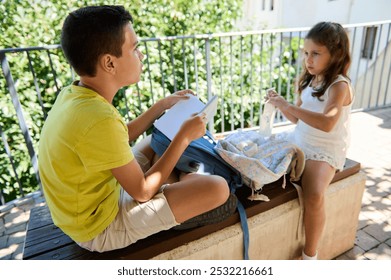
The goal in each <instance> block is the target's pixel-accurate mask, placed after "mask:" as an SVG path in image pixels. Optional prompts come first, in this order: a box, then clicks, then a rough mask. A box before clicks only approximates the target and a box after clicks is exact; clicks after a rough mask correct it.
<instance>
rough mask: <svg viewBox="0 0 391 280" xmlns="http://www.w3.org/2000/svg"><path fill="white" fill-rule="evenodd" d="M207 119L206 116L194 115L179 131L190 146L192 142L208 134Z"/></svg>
mask: <svg viewBox="0 0 391 280" xmlns="http://www.w3.org/2000/svg"><path fill="white" fill-rule="evenodd" d="M205 123H206V117H205V114H204V113H202V114H194V115H193V116H191V117H190V118H189V119H187V120H186V121H185V122H184V123H183V124H182V126H181V128H180V129H179V132H178V134H180V135H181V137H183V138H184V139H185V140H187V141H188V144H190V142H191V141H193V140H195V139H198V138H200V137H202V136H203V135H204V134H205V132H206V125H205Z"/></svg>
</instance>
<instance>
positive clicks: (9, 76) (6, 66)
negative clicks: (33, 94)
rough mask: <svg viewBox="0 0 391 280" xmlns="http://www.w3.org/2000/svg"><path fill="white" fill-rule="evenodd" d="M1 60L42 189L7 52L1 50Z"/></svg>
mask: <svg viewBox="0 0 391 280" xmlns="http://www.w3.org/2000/svg"><path fill="white" fill-rule="evenodd" d="M0 61H1V69H2V70H3V74H4V77H5V81H6V84H7V87H8V91H9V93H10V94H11V99H12V104H13V105H14V108H15V111H16V116H17V118H18V122H19V126H20V129H21V131H22V134H23V137H24V140H25V142H26V146H27V150H28V153H29V155H30V159H31V163H32V165H33V169H34V171H35V177H36V179H37V182H38V185H39V187H40V189H41V190H42V185H41V179H40V177H39V170H38V158H37V154H36V153H35V151H34V147H33V141H32V138H31V136H30V133H29V130H28V127H27V124H26V120H25V118H24V115H23V110H22V104H21V103H20V100H19V97H18V94H17V92H16V88H15V84H14V80H13V78H12V74H11V69H10V67H9V64H8V61H7V58H6V56H5V53H3V52H0Z"/></svg>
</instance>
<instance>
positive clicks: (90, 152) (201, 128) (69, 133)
mask: <svg viewBox="0 0 391 280" xmlns="http://www.w3.org/2000/svg"><path fill="white" fill-rule="evenodd" d="M132 24H133V20H132V17H131V15H130V14H129V12H127V11H126V10H125V9H124V8H123V7H122V6H91V7H85V8H81V9H79V10H76V11H74V12H72V13H70V14H69V15H68V17H67V18H66V20H65V22H64V26H63V29H62V35H61V44H62V48H63V51H64V53H65V56H66V58H67V59H68V61H69V63H70V64H71V65H72V67H73V68H74V70H75V71H76V72H77V74H78V75H79V76H80V80H79V81H75V82H73V83H72V85H70V86H68V87H66V88H64V89H63V90H62V92H61V93H60V94H59V96H58V98H57V100H56V102H55V104H54V106H53V108H52V110H51V112H50V114H49V116H48V118H47V120H46V122H45V124H44V127H43V129H42V134H41V140H40V145H39V170H40V174H41V177H42V183H43V190H44V193H45V197H46V201H47V204H48V207H49V209H50V212H51V215H52V218H53V221H54V223H55V224H56V225H57V226H59V227H60V228H61V229H62V230H63V231H64V232H65V233H66V234H67V235H69V236H70V237H71V238H72V239H73V240H75V241H76V242H77V243H78V244H79V245H80V246H81V247H83V248H86V249H88V250H91V251H98V252H103V251H109V250H114V249H119V248H123V247H126V246H128V245H129V244H132V243H134V242H136V241H137V240H139V239H142V238H145V237H147V236H149V235H152V234H154V233H156V232H159V231H162V230H166V229H169V228H172V227H174V226H178V225H179V224H181V223H183V222H184V221H187V220H189V219H190V221H192V220H193V222H194V219H196V223H198V222H200V221H201V223H199V225H201V224H202V215H200V214H202V213H205V212H207V211H210V210H212V209H215V208H217V207H223V206H224V207H225V206H226V205H227V204H228V202H229V201H230V200H231V197H232V196H230V199H229V200H227V198H228V197H229V189H228V186H227V183H226V181H225V180H224V179H223V178H222V177H219V176H214V175H211V176H203V175H200V174H186V175H184V176H181V178H180V180H179V181H177V178H176V176H173V175H174V172H173V170H174V166H175V164H176V162H177V161H178V159H179V158H180V156H181V154H182V153H183V151H184V150H185V149H186V147H187V146H188V144H189V143H190V142H191V141H192V140H194V139H197V138H199V137H201V136H202V135H203V134H204V133H205V122H204V119H203V116H202V115H197V116H193V117H191V118H190V119H188V120H187V121H186V122H185V123H184V124H183V125H182V127H181V129H180V131H179V132H178V134H177V136H176V137H175V138H174V139H173V141H172V142H171V145H170V146H169V147H168V149H167V151H166V152H165V153H164V154H163V155H162V157H161V158H160V159H158V160H157V161H156V162H155V163H154V164H153V165H152V164H151V163H152V162H153V158H154V153H153V150H152V149H151V148H150V146H149V141H150V138H149V137H147V138H145V139H143V140H142V141H141V142H140V143H138V144H137V145H135V147H134V148H133V151H132V150H131V149H130V147H129V141H133V140H135V139H137V138H138V137H139V136H140V135H141V134H142V133H144V132H145V131H146V130H147V129H148V128H149V127H150V126H151V125H152V123H153V122H154V120H155V119H156V118H157V117H158V116H160V115H161V114H162V113H163V112H164V111H165V110H166V109H168V108H170V107H172V106H173V105H174V104H175V103H177V102H178V101H179V100H182V99H186V98H188V97H187V96H186V94H188V93H192V92H191V91H190V90H183V91H179V92H176V93H174V94H172V95H170V96H168V97H166V98H164V99H162V100H159V101H158V102H156V103H155V104H154V105H153V106H152V107H151V108H150V109H149V110H147V111H146V112H144V113H143V114H141V115H140V116H139V117H137V118H136V119H134V120H132V121H131V122H129V123H128V124H125V123H124V121H123V120H122V118H121V116H120V115H119V113H118V111H117V110H116V109H115V108H114V107H113V106H112V105H111V102H112V100H113V97H114V95H115V94H116V93H117V91H118V90H119V89H120V88H121V87H123V86H126V85H129V84H134V83H137V82H138V81H139V80H140V75H141V72H142V62H141V61H142V59H143V54H142V53H141V52H140V50H139V49H138V40H137V36H136V34H135V32H134V30H133V26H132ZM226 201H227V202H226ZM224 202H226V203H224ZM230 204H232V202H230ZM233 210H234V206H233V207H231V208H230V209H229V211H231V212H233ZM194 217H195V218H194ZM191 218H193V219H191ZM197 219H198V220H197ZM185 224H186V223H185Z"/></svg>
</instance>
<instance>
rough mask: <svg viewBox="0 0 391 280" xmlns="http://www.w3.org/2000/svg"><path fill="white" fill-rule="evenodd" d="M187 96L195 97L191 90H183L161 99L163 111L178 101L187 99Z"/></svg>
mask: <svg viewBox="0 0 391 280" xmlns="http://www.w3.org/2000/svg"><path fill="white" fill-rule="evenodd" d="M189 94H192V95H196V94H195V93H194V92H193V91H192V90H190V89H184V90H180V91H177V92H174V93H173V94H171V95H169V96H167V97H165V98H163V99H162V102H163V108H164V110H167V109H170V108H171V107H172V106H174V105H175V104H176V103H178V101H180V100H186V99H189Z"/></svg>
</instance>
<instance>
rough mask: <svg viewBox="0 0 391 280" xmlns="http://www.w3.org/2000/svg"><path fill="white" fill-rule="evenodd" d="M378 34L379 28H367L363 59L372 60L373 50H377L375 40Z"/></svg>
mask: <svg viewBox="0 0 391 280" xmlns="http://www.w3.org/2000/svg"><path fill="white" fill-rule="evenodd" d="M376 33H377V27H376V26H371V27H366V28H365V35H364V36H365V37H364V40H365V41H364V45H363V49H362V51H361V57H362V58H367V59H372V56H373V50H374V48H375V38H376Z"/></svg>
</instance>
